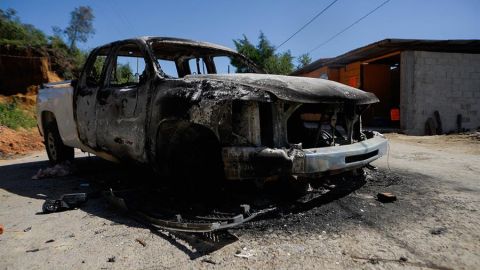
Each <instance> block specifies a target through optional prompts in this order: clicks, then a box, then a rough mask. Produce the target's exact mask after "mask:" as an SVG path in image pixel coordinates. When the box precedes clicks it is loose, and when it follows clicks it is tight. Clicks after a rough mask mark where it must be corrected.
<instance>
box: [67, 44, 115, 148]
mask: <svg viewBox="0 0 480 270" xmlns="http://www.w3.org/2000/svg"><path fill="white" fill-rule="evenodd" d="M109 53H110V47H102V48H99V49H96V50H94V51H92V53H90V56H89V57H88V59H87V62H86V64H85V68H84V69H83V72H82V74H81V75H80V78H79V80H78V82H77V86H76V88H75V94H74V97H75V99H74V106H75V107H74V112H75V120H76V122H77V129H78V136H79V138H80V141H82V143H83V144H85V145H87V146H89V147H90V148H93V149H95V148H97V134H96V132H97V121H96V118H97V116H96V109H95V108H96V99H97V93H98V90H99V89H101V88H102V87H103V86H104V83H105V73H106V67H107V63H108V55H109Z"/></svg>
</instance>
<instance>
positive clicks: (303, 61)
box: [297, 53, 312, 69]
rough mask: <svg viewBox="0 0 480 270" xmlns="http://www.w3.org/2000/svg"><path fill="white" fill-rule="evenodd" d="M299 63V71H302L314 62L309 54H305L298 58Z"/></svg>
mask: <svg viewBox="0 0 480 270" xmlns="http://www.w3.org/2000/svg"><path fill="white" fill-rule="evenodd" d="M297 61H298V65H297V69H300V68H303V67H304V66H306V65H308V64H310V63H311V62H312V58H311V57H310V55H308V53H304V54H302V55H300V56H299V57H298V58H297Z"/></svg>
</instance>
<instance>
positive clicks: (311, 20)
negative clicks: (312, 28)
mask: <svg viewBox="0 0 480 270" xmlns="http://www.w3.org/2000/svg"><path fill="white" fill-rule="evenodd" d="M337 1H338V0H334V1H333V2H332V3H330V4H329V5H328V6H327V7H326V8H324V9H322V11H320V12H319V13H317V15H315V16H314V17H313V18H312V19H310V21H308V22H307V23H306V24H304V25H303V26H302V27H300V29H298V30H297V31H296V32H295V33H293V34H292V35H291V36H290V37H289V38H287V39H286V40H285V41H284V42H282V44H280V45H278V46H277V47H276V48H275V50H276V49H278V48H280V47H282V45H283V44H285V43H287V42H288V41H289V40H290V39H292V38H293V37H294V36H296V35H297V34H298V33H300V32H301V31H302V30H303V29H304V28H305V27H307V26H308V25H309V24H311V23H312V22H313V21H314V20H316V19H317V18H318V17H319V16H320V15H322V14H323V13H324V12H325V11H327V9H329V8H330V7H331V6H333V4H335V3H336V2H337Z"/></svg>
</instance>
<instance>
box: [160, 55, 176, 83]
mask: <svg viewBox="0 0 480 270" xmlns="http://www.w3.org/2000/svg"><path fill="white" fill-rule="evenodd" d="M157 63H158V64H159V65H160V68H161V69H162V71H163V73H164V76H165V77H167V78H178V77H179V75H178V70H177V65H176V64H175V61H173V60H168V59H161V58H157Z"/></svg>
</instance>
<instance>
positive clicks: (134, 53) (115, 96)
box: [96, 41, 153, 162]
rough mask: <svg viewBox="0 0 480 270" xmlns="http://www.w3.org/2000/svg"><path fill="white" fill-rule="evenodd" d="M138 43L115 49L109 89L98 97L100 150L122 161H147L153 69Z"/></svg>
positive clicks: (110, 69)
mask: <svg viewBox="0 0 480 270" xmlns="http://www.w3.org/2000/svg"><path fill="white" fill-rule="evenodd" d="M146 55H147V53H146V51H145V47H144V46H143V44H141V43H137V42H134V41H131V42H123V43H119V44H118V45H117V46H116V47H115V48H113V53H112V59H111V64H110V65H109V68H108V70H107V73H106V84H105V87H104V88H102V89H100V90H99V92H98V94H97V107H96V114H97V133H96V141H97V146H98V147H99V148H100V149H102V150H104V151H106V152H109V153H111V154H113V155H114V156H115V157H117V158H120V159H127V160H136V161H140V162H143V161H146V158H145V156H144V153H145V124H146V123H145V122H146V119H145V118H146V115H147V113H146V109H147V101H148V90H149V86H150V81H151V79H150V78H151V77H152V76H151V74H152V70H153V68H152V66H151V63H152V62H151V61H148V60H147V59H146V58H145V56H146Z"/></svg>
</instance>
